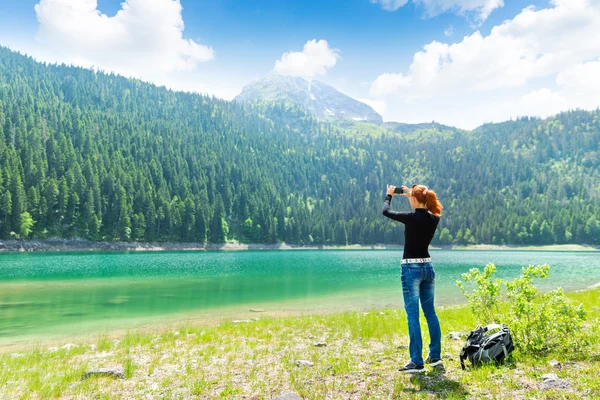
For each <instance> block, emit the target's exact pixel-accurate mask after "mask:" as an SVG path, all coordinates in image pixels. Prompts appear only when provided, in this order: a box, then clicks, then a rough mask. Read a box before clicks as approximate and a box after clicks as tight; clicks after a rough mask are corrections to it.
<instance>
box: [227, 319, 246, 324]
mask: <svg viewBox="0 0 600 400" xmlns="http://www.w3.org/2000/svg"><path fill="white" fill-rule="evenodd" d="M242 322H250V320H249V319H235V320H233V321H231V323H233V324H240V323H242Z"/></svg>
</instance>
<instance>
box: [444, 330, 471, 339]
mask: <svg viewBox="0 0 600 400" xmlns="http://www.w3.org/2000/svg"><path fill="white" fill-rule="evenodd" d="M466 336H467V334H466V333H463V332H448V338H450V339H452V340H462V339H463V337H466Z"/></svg>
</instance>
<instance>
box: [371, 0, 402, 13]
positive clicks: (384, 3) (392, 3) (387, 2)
mask: <svg viewBox="0 0 600 400" xmlns="http://www.w3.org/2000/svg"><path fill="white" fill-rule="evenodd" d="M371 3H373V4H381V8H383V9H384V10H387V11H396V10H397V9H399V8H400V7H402V6H404V5H405V4H406V3H408V0H371Z"/></svg>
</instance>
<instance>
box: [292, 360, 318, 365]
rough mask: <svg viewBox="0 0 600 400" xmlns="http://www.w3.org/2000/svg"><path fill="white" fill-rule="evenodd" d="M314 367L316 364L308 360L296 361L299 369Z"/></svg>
mask: <svg viewBox="0 0 600 400" xmlns="http://www.w3.org/2000/svg"><path fill="white" fill-rule="evenodd" d="M313 365H315V364H314V363H313V362H311V361H308V360H297V361H296V366H297V367H312V366H313Z"/></svg>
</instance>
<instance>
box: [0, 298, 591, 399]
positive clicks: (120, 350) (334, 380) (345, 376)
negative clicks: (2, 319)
mask: <svg viewBox="0 0 600 400" xmlns="http://www.w3.org/2000/svg"><path fill="white" fill-rule="evenodd" d="M568 297H569V298H571V299H572V300H574V301H577V302H581V303H582V304H583V305H584V307H585V308H586V310H587V311H588V321H587V324H586V335H587V336H588V338H589V342H590V346H589V347H588V348H587V349H586V352H585V353H579V354H564V353H555V354H543V355H536V356H535V357H532V356H525V355H523V354H520V353H519V352H518V351H515V353H513V354H514V356H513V359H512V361H511V362H509V363H507V364H505V365H502V366H498V367H495V366H485V367H483V368H479V369H474V370H470V371H462V370H461V369H460V364H459V362H458V353H459V351H460V348H461V347H462V344H463V342H462V341H454V340H451V339H448V338H447V337H444V339H443V343H442V345H443V356H444V359H445V365H446V372H445V373H441V372H439V371H436V370H430V371H428V372H427V373H425V374H422V375H419V376H413V377H411V376H404V375H400V374H399V373H398V372H397V368H398V367H399V366H401V365H402V364H403V363H404V362H405V361H406V360H407V359H408V350H407V345H408V337H407V326H406V317H405V314H404V311H403V310H401V309H388V308H385V309H378V310H371V311H369V312H344V313H338V314H331V315H308V316H303V317H285V318H264V319H259V320H256V321H251V322H247V323H238V324H234V323H232V322H226V323H223V324H221V325H220V326H202V325H198V326H193V325H186V326H181V327H179V328H178V329H176V330H168V331H160V332H159V331H156V332H150V333H148V332H128V333H126V334H125V335H122V336H120V337H117V338H114V337H109V336H108V335H106V334H105V335H101V336H99V338H97V339H96V340H90V341H89V342H86V343H79V344H77V345H74V346H65V347H64V348H63V347H58V348H52V349H46V348H41V347H39V346H38V347H36V348H32V349H30V350H28V351H26V352H23V353H18V354H14V353H13V354H10V353H7V354H2V355H0V364H1V365H2V366H3V368H1V369H0V394H1V395H2V396H0V398H10V399H13V398H14V399H28V398H98V399H103V398H106V399H114V398H131V399H137V398H139V399H142V398H148V397H150V398H169V399H170V398H227V399H230V398H254V399H262V398H267V399H268V398H271V397H274V396H276V395H279V394H281V393H282V392H285V391H294V392H296V393H298V394H300V395H301V396H303V398H306V399H325V398H327V399H329V398H333V399H347V398H356V399H389V398H423V399H425V398H430V399H433V398H442V399H466V398H536V399H543V398H548V399H550V398H567V399H568V398H572V399H576V398H577V399H579V398H581V397H582V396H588V397H589V398H595V397H596V398H597V397H600V380H599V379H598V378H597V377H598V375H600V309H598V306H599V305H600V288H596V289H593V290H587V291H581V292H573V293H569V294H568ZM438 315H439V317H440V322H441V324H442V330H443V332H446V333H447V332H450V331H461V332H467V331H469V330H471V329H472V328H473V327H474V326H475V321H474V319H473V316H472V315H471V313H470V311H469V310H468V307H467V306H456V307H439V308H438ZM422 321H424V320H423V318H422ZM423 334H424V342H425V343H427V341H428V337H427V329H426V326H425V325H423ZM319 341H325V342H326V343H327V346H326V347H315V346H314V344H315V343H316V342H319ZM299 359H302V360H309V361H312V362H313V363H314V365H313V366H312V367H297V366H296V360H299ZM553 359H556V360H558V361H559V362H561V364H562V365H563V368H562V369H556V368H552V367H551V366H550V365H549V361H550V360H553ZM95 367H122V368H123V369H124V371H125V375H126V379H125V380H117V379H110V378H90V379H87V380H85V381H81V375H82V374H83V372H84V371H86V370H87V369H90V368H95ZM549 372H553V373H556V374H557V375H558V376H559V377H561V378H566V379H569V381H570V383H571V389H569V390H551V391H541V390H540V389H539V383H540V382H541V376H542V375H543V374H546V373H549Z"/></svg>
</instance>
